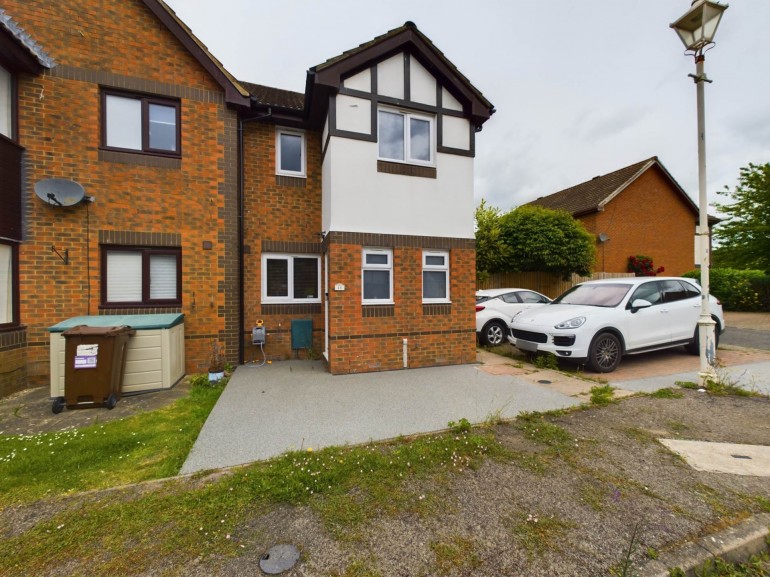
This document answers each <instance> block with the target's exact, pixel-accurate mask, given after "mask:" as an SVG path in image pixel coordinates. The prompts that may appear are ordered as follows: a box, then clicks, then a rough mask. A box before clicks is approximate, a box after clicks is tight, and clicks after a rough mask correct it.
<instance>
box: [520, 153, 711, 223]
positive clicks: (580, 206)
mask: <svg viewBox="0 0 770 577" xmlns="http://www.w3.org/2000/svg"><path fill="white" fill-rule="evenodd" d="M653 166H657V167H658V168H659V169H660V171H661V172H662V173H663V174H664V176H665V177H666V179H667V180H668V181H669V182H670V183H671V186H672V188H673V189H674V191H675V192H676V193H677V194H678V195H679V196H680V197H681V198H682V200H683V201H684V203H685V204H686V205H687V206H688V207H689V208H690V210H692V212H693V213H694V214H695V215H696V216H697V215H698V206H697V205H696V204H695V203H694V202H693V201H692V199H691V198H690V197H689V196H688V195H687V193H686V192H685V191H684V189H683V188H682V187H681V186H679V183H678V182H677V181H676V180H675V179H674V177H673V176H671V173H669V171H668V170H666V167H665V166H663V163H662V162H660V160H658V157H657V156H653V157H652V158H648V159H647V160H643V161H641V162H637V163H636V164H632V165H630V166H626V167H625V168H621V169H620V170H616V171H614V172H610V173H608V174H605V175H603V176H595V177H594V178H592V179H591V180H588V181H586V182H582V183H580V184H578V185H576V186H572V187H570V188H565V189H564V190H560V191H559V192H555V193H553V194H550V195H548V196H542V197H540V198H538V199H537V200H533V201H532V202H529V203H527V204H530V205H535V206H542V207H544V208H551V209H561V210H566V211H567V212H569V213H570V214H571V215H572V216H574V217H579V216H583V215H586V214H591V213H592V212H600V211H602V210H604V207H605V206H606V205H607V204H608V203H609V202H610V201H611V200H612V199H613V198H615V197H616V196H617V195H619V194H620V193H621V192H623V191H624V190H625V189H626V188H627V187H628V186H630V185H631V184H632V183H633V182H634V181H635V180H636V179H637V178H639V177H640V176H641V175H642V174H644V173H645V172H646V171H647V170H649V169H650V168H652V167H653ZM709 221H710V222H712V223H713V222H718V221H719V220H718V219H715V218H714V217H711V216H710V217H709Z"/></svg>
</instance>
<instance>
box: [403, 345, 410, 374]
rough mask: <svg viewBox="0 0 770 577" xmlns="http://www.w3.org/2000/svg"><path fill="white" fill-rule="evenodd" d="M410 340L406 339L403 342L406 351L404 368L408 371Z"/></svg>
mask: <svg viewBox="0 0 770 577" xmlns="http://www.w3.org/2000/svg"><path fill="white" fill-rule="evenodd" d="M408 348H409V339H404V342H403V351H404V368H405V369H406V368H407V367H408V366H409V350H408Z"/></svg>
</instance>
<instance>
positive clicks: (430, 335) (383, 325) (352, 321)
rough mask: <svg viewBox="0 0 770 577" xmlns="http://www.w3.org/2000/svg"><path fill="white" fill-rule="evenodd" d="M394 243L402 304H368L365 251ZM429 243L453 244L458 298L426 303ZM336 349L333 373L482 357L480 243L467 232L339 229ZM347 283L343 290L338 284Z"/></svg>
mask: <svg viewBox="0 0 770 577" xmlns="http://www.w3.org/2000/svg"><path fill="white" fill-rule="evenodd" d="M364 247H379V248H392V249H393V293H394V294H393V297H394V299H393V300H394V301H395V304H394V305H392V306H391V305H366V306H364V305H362V304H361V251H362V249H363V248H364ZM423 249H441V250H449V258H450V298H451V301H452V302H451V304H431V305H423V303H422V251H423ZM328 255H329V286H330V287H332V290H330V292H329V317H330V326H329V339H330V342H329V356H330V359H329V360H330V371H331V372H332V373H333V374H345V373H356V372H368V371H378V370H390V369H400V368H403V340H404V339H407V354H408V366H409V367H410V368H417V367H427V366H436V365H450V364H461V363H470V362H473V361H475V359H476V334H475V308H474V305H475V297H474V291H475V266H476V265H475V262H476V260H475V259H476V253H475V248H474V243H473V241H472V240H467V239H446V238H427V237H408V236H397V235H375V234H358V233H342V232H332V233H331V234H330V235H329V238H328ZM338 283H340V284H343V285H345V290H344V291H335V290H333V287H334V286H335V285H336V284H338Z"/></svg>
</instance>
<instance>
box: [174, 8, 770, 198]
mask: <svg viewBox="0 0 770 577" xmlns="http://www.w3.org/2000/svg"><path fill="white" fill-rule="evenodd" d="M166 1H167V2H168V4H169V5H170V6H171V7H172V8H173V9H174V10H175V11H176V13H177V14H178V15H179V16H180V18H181V19H182V20H183V21H184V22H185V23H186V24H187V25H188V26H189V27H190V28H191V29H192V30H193V32H194V33H195V34H196V35H197V36H198V37H199V38H200V39H201V40H202V41H203V42H204V43H205V44H206V45H207V46H208V48H209V50H210V51H211V52H212V53H213V54H214V56H216V57H217V58H218V59H219V60H220V61H221V62H222V63H223V64H224V66H225V67H226V68H227V69H228V70H229V71H230V72H231V73H233V74H234V75H235V76H236V77H237V78H238V79H240V80H246V81H250V82H255V83H258V84H265V85H268V86H274V87H277V88H284V89H287V90H294V91H297V92H303V91H304V88H305V72H306V71H307V69H308V68H310V67H312V66H314V65H316V64H319V63H321V62H323V61H324V60H326V59H328V58H331V57H333V56H336V55H338V54H340V53H342V52H344V51H345V50H348V49H350V48H353V47H355V46H357V45H358V44H361V43H362V42H366V41H368V40H370V39H372V38H374V37H375V36H378V35H380V34H382V33H384V32H387V31H388V30H391V29H393V28H396V27H398V26H401V25H402V24H403V23H404V22H405V21H407V20H411V21H413V22H414V23H415V24H417V27H418V28H419V29H420V30H421V31H422V32H423V33H424V34H426V35H427V36H428V38H430V39H431V40H432V41H433V43H434V44H435V45H436V46H437V47H438V48H439V50H441V51H443V52H444V54H445V55H446V56H447V57H448V58H449V60H451V61H452V62H453V63H454V64H455V65H456V66H457V67H458V68H459V69H460V70H461V71H462V72H463V74H465V76H467V77H468V79H469V80H470V81H471V82H472V83H473V84H474V85H475V86H476V87H477V88H478V89H479V90H481V92H483V93H484V95H485V96H486V97H487V98H488V99H489V100H490V101H491V102H492V103H493V104H494V106H495V108H496V109H497V112H496V113H495V114H494V115H493V116H492V118H491V119H490V120H489V121H487V123H486V124H485V125H484V130H483V131H482V132H481V133H480V134H478V135H477V140H476V174H475V195H476V200H477V202H478V201H479V200H480V199H482V198H484V199H486V200H487V201H488V202H489V203H491V204H492V205H494V206H498V207H500V208H502V209H504V210H508V209H510V208H513V207H516V206H519V205H521V204H524V203H526V202H528V201H530V200H533V199H535V198H537V197H539V196H544V195H547V194H551V193H553V192H556V191H558V190H561V189H562V188H566V187H568V186H573V185H575V184H579V183H580V182H583V181H585V180H588V179H590V178H592V177H594V176H598V175H601V174H606V173H608V172H612V171H613V170H617V169H619V168H622V167H624V166H627V165H629V164H633V163H635V162H638V161H640V160H643V159H645V158H649V157H651V156H658V158H659V159H660V160H661V162H663V164H664V165H665V166H666V168H668V170H669V171H670V172H671V174H672V175H673V176H674V178H675V179H676V180H677V181H678V182H679V183H680V184H681V185H682V187H683V188H684V189H685V190H686V191H687V192H688V194H689V195H690V197H691V198H692V199H693V200H694V201H695V202H696V203H697V199H698V189H697V186H698V163H697V134H696V132H697V131H696V106H695V85H694V83H693V81H692V80H691V79H690V78H688V77H687V75H688V74H690V73H694V72H695V65H694V61H693V59H692V57H689V56H685V55H684V47H683V46H682V44H681V42H680V40H679V38H678V37H677V36H676V33H675V32H674V31H673V30H671V29H670V28H669V26H668V25H669V24H670V23H671V22H673V21H675V20H677V19H678V18H679V17H680V16H681V15H682V14H684V13H685V12H686V11H687V10H688V8H689V7H690V0H475V1H473V2H471V1H470V0H389V1H387V2H367V1H364V0H281V1H278V2H276V1H271V2H267V1H261V0H166ZM724 1H725V0H722V2H723V3H724ZM716 41H717V45H716V46H715V47H714V49H713V50H711V51H710V52H708V53H707V55H706V72H707V74H708V76H709V78H710V79H712V80H713V84H708V85H707V86H706V127H707V133H706V134H707V160H708V184H709V201H710V202H713V201H714V200H718V201H721V202H723V201H724V200H725V199H724V197H718V196H717V195H716V194H715V193H716V191H717V190H722V189H724V187H725V186H726V185H727V186H729V187H730V188H733V187H734V186H735V183H736V182H737V178H738V171H739V168H740V167H741V166H745V165H747V164H748V163H749V162H755V163H765V162H770V1H769V0H733V1H732V2H731V3H730V8H729V9H728V10H727V11H726V12H725V15H724V17H723V19H722V23H721V25H720V27H719V30H718V32H717V35H716ZM711 212H714V210H713V209H712V210H711Z"/></svg>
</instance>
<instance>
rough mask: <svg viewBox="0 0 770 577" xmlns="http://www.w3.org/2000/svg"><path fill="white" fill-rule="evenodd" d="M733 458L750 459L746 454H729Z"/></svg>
mask: <svg viewBox="0 0 770 577" xmlns="http://www.w3.org/2000/svg"><path fill="white" fill-rule="evenodd" d="M730 456H731V457H732V458H733V459H751V457H749V456H748V455H730Z"/></svg>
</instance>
